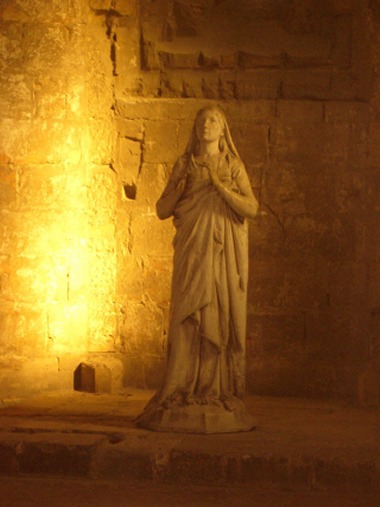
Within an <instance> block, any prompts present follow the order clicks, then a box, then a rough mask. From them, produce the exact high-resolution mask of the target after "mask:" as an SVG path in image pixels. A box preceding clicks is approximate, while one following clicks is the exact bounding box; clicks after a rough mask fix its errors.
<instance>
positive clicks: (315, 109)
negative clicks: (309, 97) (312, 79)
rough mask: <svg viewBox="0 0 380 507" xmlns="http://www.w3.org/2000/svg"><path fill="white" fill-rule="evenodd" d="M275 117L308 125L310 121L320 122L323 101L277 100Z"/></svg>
mask: <svg viewBox="0 0 380 507" xmlns="http://www.w3.org/2000/svg"><path fill="white" fill-rule="evenodd" d="M326 107H328V106H326ZM277 117H278V118H279V119H280V120H281V121H283V122H284V123H293V122H294V123H301V124H305V123H306V124H307V125H309V124H310V123H315V122H322V120H323V102H312V101H306V100H304V101H298V100H279V101H278V104H277Z"/></svg>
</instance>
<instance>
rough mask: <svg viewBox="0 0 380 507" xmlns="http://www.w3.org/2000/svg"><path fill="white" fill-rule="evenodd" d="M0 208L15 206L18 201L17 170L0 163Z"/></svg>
mask: <svg viewBox="0 0 380 507" xmlns="http://www.w3.org/2000/svg"><path fill="white" fill-rule="evenodd" d="M0 179H1V186H0V208H2V209H7V208H10V207H14V206H15V205H16V203H17V171H15V170H14V169H12V168H10V167H9V166H7V165H0Z"/></svg>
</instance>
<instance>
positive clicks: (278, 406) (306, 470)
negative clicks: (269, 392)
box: [0, 390, 380, 493]
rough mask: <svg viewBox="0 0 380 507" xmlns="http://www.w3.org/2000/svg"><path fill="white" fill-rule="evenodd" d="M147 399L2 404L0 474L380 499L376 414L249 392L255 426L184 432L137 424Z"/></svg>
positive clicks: (58, 397)
mask: <svg viewBox="0 0 380 507" xmlns="http://www.w3.org/2000/svg"><path fill="white" fill-rule="evenodd" d="M151 395H152V392H149V391H138V390H127V391H125V392H121V393H117V394H101V395H100V394H87V393H78V392H65V393H50V394H44V395H41V396H36V397H32V398H28V399H8V400H7V399H5V400H2V402H1V403H2V405H1V406H2V408H1V409H0V473H2V474H8V475H17V474H43V475H46V474H50V475H65V476H81V477H89V478H93V479H97V480H100V479H102V480H122V481H136V480H138V481H141V480H147V481H153V482H161V483H162V482H165V483H170V482H172V483H184V484H186V483H191V484H194V483H199V484H202V483H208V484H209V483H212V484H222V483H230V484H233V483H235V484H237V483H242V484H246V485H252V486H253V485H259V484H263V483H267V484H276V485H280V486H281V487H286V488H292V489H294V488H296V489H303V488H307V489H328V490H330V489H331V490H345V491H366V492H368V491H373V492H379V493H380V439H379V436H378V428H379V427H380V426H379V423H380V411H379V410H378V409H368V408H358V407H351V406H348V405H346V404H344V403H339V402H327V401H317V400H308V399H292V398H269V397H256V396H255V397H254V396H250V397H248V398H247V400H246V405H247V408H248V409H249V411H250V412H251V413H252V414H253V415H254V417H255V418H256V419H257V421H258V427H257V429H256V430H254V431H251V432H244V433H231V434H215V435H194V434H189V435H188V434H180V433H156V432H151V431H148V430H144V429H138V428H136V427H135V425H134V423H133V419H134V418H135V417H136V416H137V415H138V414H139V413H140V411H141V410H142V409H143V407H144V405H145V403H146V402H147V401H148V399H149V398H150V396H151Z"/></svg>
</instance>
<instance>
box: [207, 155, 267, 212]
mask: <svg viewBox="0 0 380 507" xmlns="http://www.w3.org/2000/svg"><path fill="white" fill-rule="evenodd" d="M232 176H233V179H234V181H235V183H236V186H237V188H238V192H235V191H234V190H231V189H230V188H228V187H227V186H226V185H224V184H223V182H222V181H221V180H220V179H219V178H218V177H217V175H216V174H211V179H212V182H213V183H214V185H215V187H216V188H217V190H218V192H219V193H220V195H221V196H222V197H223V199H224V200H225V201H226V203H227V204H228V205H229V206H230V207H231V208H232V209H233V210H234V211H235V212H236V213H237V214H238V215H240V216H242V217H246V218H253V217H254V216H256V214H257V210H258V207H259V204H258V202H257V199H256V197H255V196H254V194H253V191H252V187H251V184H250V181H249V179H248V175H247V172H246V170H245V168H244V166H243V164H241V163H238V164H237V166H236V167H235V168H234V170H233V173H232Z"/></svg>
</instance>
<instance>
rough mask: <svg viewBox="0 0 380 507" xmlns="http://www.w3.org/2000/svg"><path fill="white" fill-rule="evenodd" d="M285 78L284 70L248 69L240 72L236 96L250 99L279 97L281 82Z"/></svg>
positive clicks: (237, 78)
mask: <svg viewBox="0 0 380 507" xmlns="http://www.w3.org/2000/svg"><path fill="white" fill-rule="evenodd" d="M283 78H284V71H282V70H273V69H268V70H263V69H256V70H246V71H244V72H239V73H238V75H237V77H236V90H235V94H236V98H237V99H238V100H249V99H277V98H279V97H280V91H281V83H282V81H283Z"/></svg>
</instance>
